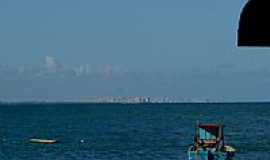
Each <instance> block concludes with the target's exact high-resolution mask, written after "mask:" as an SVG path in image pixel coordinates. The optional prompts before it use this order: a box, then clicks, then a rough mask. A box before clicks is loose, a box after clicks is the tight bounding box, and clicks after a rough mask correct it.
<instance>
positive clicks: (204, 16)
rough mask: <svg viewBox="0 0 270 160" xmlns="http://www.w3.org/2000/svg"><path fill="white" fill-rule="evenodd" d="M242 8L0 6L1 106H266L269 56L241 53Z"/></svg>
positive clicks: (123, 2) (239, 3) (59, 1)
mask: <svg viewBox="0 0 270 160" xmlns="http://www.w3.org/2000/svg"><path fill="white" fill-rule="evenodd" d="M245 3H246V0H233V1H216V0H204V1H198V0H167V1H165V0H136V1H134V0H133V1H131V0H113V1H112V0H76V1H75V0H46V1H43V0H24V1H21V0H1V1H0V21H1V25H0V100H2V101H44V100H46V101H81V100H87V99H89V98H91V97H97V96H153V97H163V96H168V97H180V98H183V99H197V100H205V99H207V100H210V101H265V100H270V94H268V93H269V90H270V63H269V59H270V54H268V53H269V49H267V48H264V49H261V48H238V47H237V46H236V39H237V38H236V33H237V28H238V20H239V16H240V12H241V9H242V8H243V6H244V4H245Z"/></svg>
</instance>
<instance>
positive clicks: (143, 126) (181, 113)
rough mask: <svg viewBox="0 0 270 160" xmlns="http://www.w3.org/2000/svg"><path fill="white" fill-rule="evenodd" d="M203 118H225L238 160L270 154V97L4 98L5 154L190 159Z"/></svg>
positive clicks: (54, 159) (0, 129)
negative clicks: (169, 100) (140, 100)
mask: <svg viewBox="0 0 270 160" xmlns="http://www.w3.org/2000/svg"><path fill="white" fill-rule="evenodd" d="M197 121H200V122H207V123H223V124H225V141H226V143H227V144H230V145H232V146H234V147H235V148H236V150H237V152H236V160H267V159H270V103H227V104H223V103H219V104H218V103H217V104H210V103H209V104H207V103H205V104H192V103H186V104H134V105H133V104H79V103H73V104H60V103H59V104H45V103H44V104H26V103H25V104H1V105H0V159H1V160H187V149H188V146H189V145H190V144H192V140H193V135H194V125H195V124H196V122H197ZM31 138H49V139H57V140H59V141H60V143H56V144H47V145H45V144H33V143H30V142H29V139H31Z"/></svg>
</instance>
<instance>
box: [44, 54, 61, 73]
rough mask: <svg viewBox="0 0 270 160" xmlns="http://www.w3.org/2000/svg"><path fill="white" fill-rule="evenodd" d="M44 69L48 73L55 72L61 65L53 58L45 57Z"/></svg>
mask: <svg viewBox="0 0 270 160" xmlns="http://www.w3.org/2000/svg"><path fill="white" fill-rule="evenodd" d="M45 67H46V68H47V69H48V70H50V71H57V70H59V69H61V68H62V65H61V64H60V63H59V62H58V61H57V60H56V58H55V57H52V56H46V57H45Z"/></svg>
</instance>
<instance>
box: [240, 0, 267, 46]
mask: <svg viewBox="0 0 270 160" xmlns="http://www.w3.org/2000/svg"><path fill="white" fill-rule="evenodd" d="M269 4H270V0H249V1H248V3H247V4H246V6H245V7H244V9H243V11H242V13H241V16H240V22H239V28H238V46H250V47H256V46H257V47H270V5H269Z"/></svg>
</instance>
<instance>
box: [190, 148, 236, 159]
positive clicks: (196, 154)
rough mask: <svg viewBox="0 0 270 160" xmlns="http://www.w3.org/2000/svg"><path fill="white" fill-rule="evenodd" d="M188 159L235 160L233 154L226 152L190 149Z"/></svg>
mask: <svg viewBox="0 0 270 160" xmlns="http://www.w3.org/2000/svg"><path fill="white" fill-rule="evenodd" d="M188 160H233V155H231V154H229V153H224V152H211V151H207V150H201V151H188Z"/></svg>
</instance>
